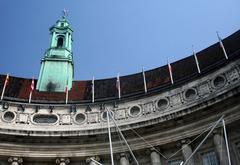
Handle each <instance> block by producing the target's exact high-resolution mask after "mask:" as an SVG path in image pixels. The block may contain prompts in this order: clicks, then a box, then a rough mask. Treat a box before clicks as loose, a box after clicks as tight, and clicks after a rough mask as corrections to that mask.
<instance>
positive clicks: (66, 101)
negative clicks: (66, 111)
mask: <svg viewBox="0 0 240 165" xmlns="http://www.w3.org/2000/svg"><path fill="white" fill-rule="evenodd" d="M65 103H66V104H67V103H68V86H66V100H65Z"/></svg>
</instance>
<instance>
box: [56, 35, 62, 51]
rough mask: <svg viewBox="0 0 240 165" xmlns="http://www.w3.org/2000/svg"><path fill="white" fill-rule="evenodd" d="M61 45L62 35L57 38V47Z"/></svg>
mask: <svg viewBox="0 0 240 165" xmlns="http://www.w3.org/2000/svg"><path fill="white" fill-rule="evenodd" d="M62 47H63V36H60V37H58V39H57V48H62Z"/></svg>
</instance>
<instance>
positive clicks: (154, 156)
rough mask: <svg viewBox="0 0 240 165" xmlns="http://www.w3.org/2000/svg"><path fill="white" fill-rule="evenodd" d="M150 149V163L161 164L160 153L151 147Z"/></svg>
mask: <svg viewBox="0 0 240 165" xmlns="http://www.w3.org/2000/svg"><path fill="white" fill-rule="evenodd" d="M150 151H151V154H150V157H151V164H152V165H161V159H160V155H159V154H158V153H157V152H156V150H154V149H153V148H151V149H150Z"/></svg>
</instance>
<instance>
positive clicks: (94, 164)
mask: <svg viewBox="0 0 240 165" xmlns="http://www.w3.org/2000/svg"><path fill="white" fill-rule="evenodd" d="M92 159H93V160H96V161H97V162H99V161H100V158H99V157H98V156H92V157H88V158H87V159H86V162H87V163H88V164H89V165H98V164H97V163H96V162H94V161H93V160H92Z"/></svg>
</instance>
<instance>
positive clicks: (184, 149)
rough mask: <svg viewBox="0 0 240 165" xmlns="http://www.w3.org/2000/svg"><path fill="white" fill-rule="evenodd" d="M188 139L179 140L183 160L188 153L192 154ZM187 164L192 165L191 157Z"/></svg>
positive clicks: (187, 156) (186, 157)
mask: <svg viewBox="0 0 240 165" xmlns="http://www.w3.org/2000/svg"><path fill="white" fill-rule="evenodd" d="M189 141H190V140H189V139H185V140H181V144H182V154H183V157H184V160H187V159H188V158H189V157H190V155H191V154H192V148H191V146H190V145H189V144H188V143H189ZM187 165H194V159H193V157H192V158H191V159H190V160H189V161H188V163H187Z"/></svg>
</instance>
